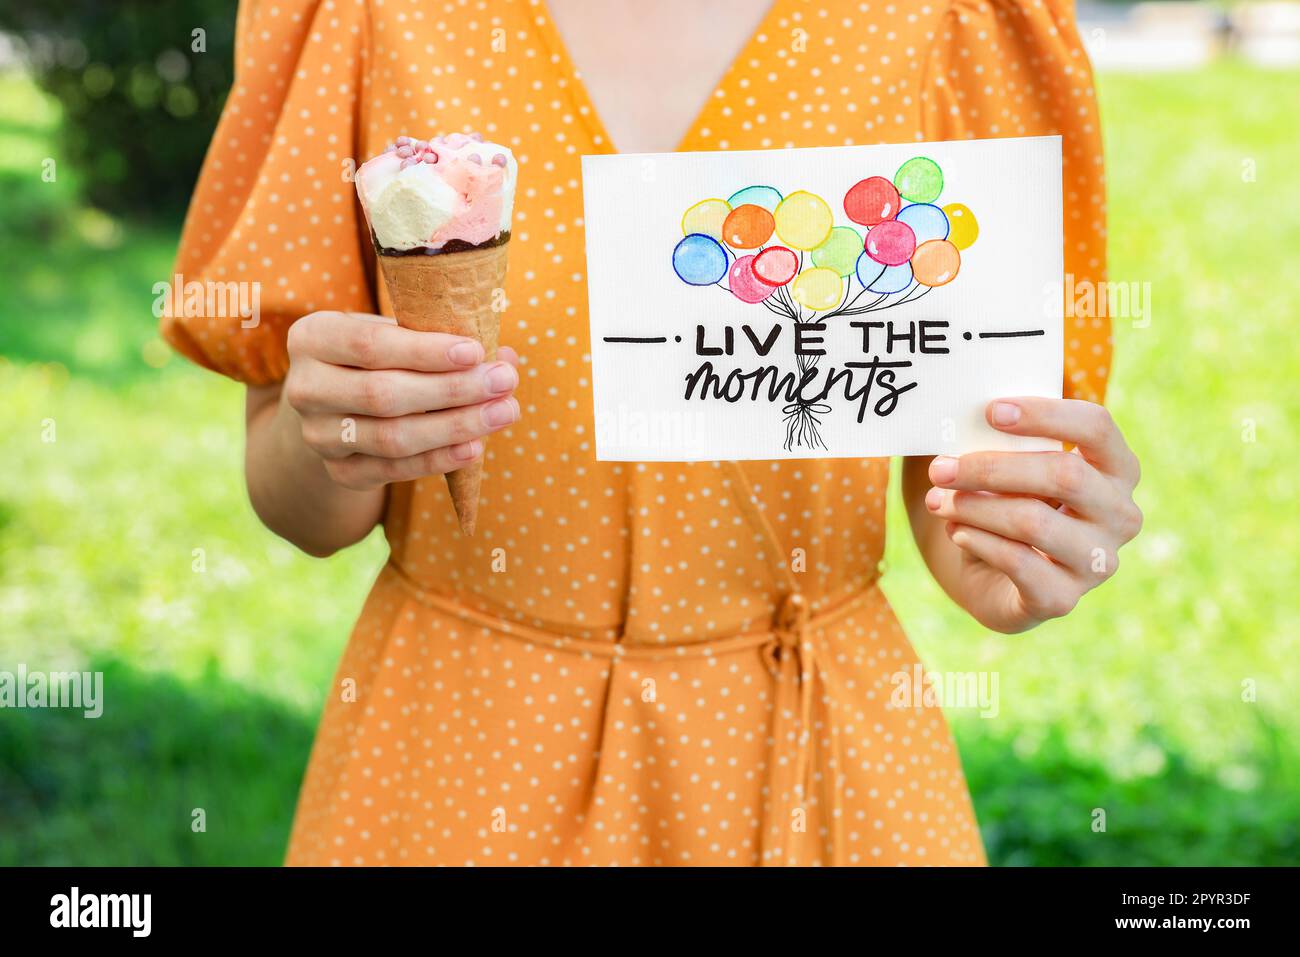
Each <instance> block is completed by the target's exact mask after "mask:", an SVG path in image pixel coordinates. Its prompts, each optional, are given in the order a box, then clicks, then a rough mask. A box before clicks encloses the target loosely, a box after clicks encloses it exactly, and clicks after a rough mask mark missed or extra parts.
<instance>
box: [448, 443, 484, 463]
mask: <svg viewBox="0 0 1300 957" xmlns="http://www.w3.org/2000/svg"><path fill="white" fill-rule="evenodd" d="M482 451H483V443H482V442H480V441H479V440H478V439H475V440H474V441H473V442H462V443H461V444H460V445H453V446H452V447H451V457H452V458H453V459H455V460H456V461H457V462H468V461H469V460H470V459H475V458H478V454H479V453H480V452H482Z"/></svg>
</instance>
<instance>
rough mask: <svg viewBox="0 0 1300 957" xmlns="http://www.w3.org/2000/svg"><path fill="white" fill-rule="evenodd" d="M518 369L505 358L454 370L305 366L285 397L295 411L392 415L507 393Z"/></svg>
mask: <svg viewBox="0 0 1300 957" xmlns="http://www.w3.org/2000/svg"><path fill="white" fill-rule="evenodd" d="M518 384H519V373H518V372H516V371H515V367H514V366H512V365H511V364H510V363H508V362H485V363H483V364H482V365H478V366H475V367H474V368H472V369H464V370H462V371H460V372H409V371H406V370H402V369H382V370H381V369H350V368H347V367H345V366H337V365H329V364H327V363H324V362H317V363H311V364H308V365H307V367H306V368H305V369H303V370H302V374H301V376H300V378H299V380H298V381H297V383H296V384H295V388H294V394H293V395H291V396H289V401H290V402H291V403H292V404H293V406H294V408H296V409H298V410H299V411H300V412H307V413H321V412H336V413H340V414H345V415H346V414H353V415H357V414H359V415H371V416H380V417H382V418H392V417H395V416H401V415H411V414H413V413H416V412H430V411H436V410H438V409H453V408H457V407H459V406H465V405H474V404H476V403H479V402H483V401H485V400H487V399H493V398H497V397H500V396H504V395H508V394H509V393H510V392H511V391H512V390H513V389H514V388H515V386H517V385H518Z"/></svg>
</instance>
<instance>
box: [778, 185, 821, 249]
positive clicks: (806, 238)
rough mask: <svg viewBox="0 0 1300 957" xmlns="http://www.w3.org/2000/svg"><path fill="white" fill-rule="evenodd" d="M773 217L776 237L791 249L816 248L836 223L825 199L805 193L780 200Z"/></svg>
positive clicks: (792, 194)
mask: <svg viewBox="0 0 1300 957" xmlns="http://www.w3.org/2000/svg"><path fill="white" fill-rule="evenodd" d="M772 215H773V216H775V217H776V234H777V236H779V237H780V239H781V242H783V243H785V244H786V245H787V246H789V247H790V248H791V249H816V248H817V247H818V246H820V245H821V244H822V243H824V242H826V237H827V236H829V235H830V234H831V227H832V226H833V225H834V224H835V217H834V216H833V215H832V214H831V208H830V207H829V206H827V205H826V200H824V199H822V198H821V197H820V196H814V195H813V194H812V193H809V192H805V191H804V190H799V192H797V193H791V194H790V195H789V196H787V197H786V198H785V199H783V200H781V202H780V204H779V205H778V206H777V207H776V212H775V213H773V214H772Z"/></svg>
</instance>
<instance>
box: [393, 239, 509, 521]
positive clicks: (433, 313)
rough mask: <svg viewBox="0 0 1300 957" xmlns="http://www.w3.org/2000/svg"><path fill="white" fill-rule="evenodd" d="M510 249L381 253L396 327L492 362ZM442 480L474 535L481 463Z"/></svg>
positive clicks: (462, 519)
mask: <svg viewBox="0 0 1300 957" xmlns="http://www.w3.org/2000/svg"><path fill="white" fill-rule="evenodd" d="M508 245H509V243H499V244H497V245H493V246H487V247H480V248H475V249H466V250H461V251H458V252H443V253H438V254H436V255H423V254H421V253H416V254H407V255H391V254H388V253H385V252H383V251H381V252H380V255H379V265H380V268H381V269H382V271H383V274H384V284H385V285H386V286H387V287H388V298H389V300H390V301H391V302H392V305H393V315H394V317H395V318H396V319H397V322H398V324H399V325H401V326H403V327H405V328H407V329H416V330H419V331H421V332H442V333H446V334H448V335H454V336H467V337H469V338H471V339H477V340H478V341H479V342H480V343H482V344H483V354H484V356H485V357H486V358H487V359H493V358H495V357H496V352H497V339H498V337H499V335H500V331H501V313H500V311H499V310H500V306H499V300H500V297H501V290H502V289H503V288H504V286H505V281H506V249H507V247H508ZM494 306H496V308H494ZM446 478H447V488H448V490H449V491H450V492H451V501H452V504H453V505H454V506H455V508H456V517H457V518H458V519H459V520H460V529H461V531H462V532H464V533H465V534H466V535H473V534H474V526H475V524H476V522H477V521H478V493H479V485H480V484H481V483H482V481H483V463H482V460H481V459H480V460H479V461H477V462H474V463H473V464H472V465H467V466H466V467H465V468H463V469H457V470H456V471H455V472H448V473H447V476H446Z"/></svg>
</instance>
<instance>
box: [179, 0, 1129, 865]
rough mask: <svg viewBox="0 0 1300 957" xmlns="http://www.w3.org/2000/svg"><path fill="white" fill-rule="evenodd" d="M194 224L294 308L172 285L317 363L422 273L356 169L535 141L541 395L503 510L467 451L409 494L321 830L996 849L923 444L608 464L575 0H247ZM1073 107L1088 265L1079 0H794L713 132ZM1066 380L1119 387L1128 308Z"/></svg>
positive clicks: (1097, 158)
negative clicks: (431, 150)
mask: <svg viewBox="0 0 1300 957" xmlns="http://www.w3.org/2000/svg"><path fill="white" fill-rule="evenodd" d="M236 56H237V63H236V80H235V85H234V89H233V90H232V92H231V95H230V99H229V102H228V105H227V107H226V110H225V114H224V116H223V118H222V121H221V124H220V126H219V128H218V130H217V133H216V136H215V139H214V142H213V145H212V148H211V151H210V153H209V155H208V158H207V161H206V164H205V166H204V169H203V173H202V177H201V179H200V181H199V184H198V187H197V190H196V193H195V196H194V200H193V204H192V207H191V210H190V214H189V217H188V220H187V222H186V226H185V231H184V237H183V240H182V244H181V249H180V253H179V259H178V264H177V271H178V272H180V273H181V274H182V275H183V276H184V277H185V279H186V280H193V279H198V280H214V281H217V280H219V281H223V282H228V281H232V280H243V281H253V280H256V281H259V282H260V283H261V290H262V291H261V296H262V299H261V321H260V322H259V323H258V324H257V325H256V326H255V327H253V328H244V324H241V322H240V321H239V319H238V318H233V319H223V318H217V317H178V318H165V319H164V320H163V331H164V334H165V335H166V337H167V338H168V339H169V340H170V341H171V342H172V343H173V344H174V345H175V346H176V348H177V349H179V350H180V351H181V352H183V353H184V354H185V355H187V356H189V357H190V358H191V359H193V360H195V361H196V362H199V363H202V364H203V365H205V366H208V367H209V368H212V369H215V370H217V371H219V372H222V373H224V374H226V375H229V376H232V377H234V378H237V379H239V380H241V381H244V382H247V383H254V384H267V383H274V382H276V381H278V380H279V379H281V378H282V377H283V376H284V374H285V371H286V368H287V365H288V359H287V356H286V351H285V335H286V330H287V328H288V326H289V325H290V324H291V323H292V322H293V321H294V320H295V319H296V318H298V317H299V316H302V315H304V314H306V313H308V312H311V311H313V310H318V309H344V310H357V311H378V310H380V309H382V308H384V306H385V305H386V300H384V299H383V298H382V297H381V294H380V292H379V290H378V289H377V284H376V279H375V262H374V257H373V253H372V251H371V248H370V243H369V241H368V238H367V236H366V235H365V232H364V227H363V225H362V222H361V219H360V210H359V208H358V205H357V202H356V198H355V194H354V191H353V187H352V183H351V182H350V178H349V173H350V171H351V169H352V168H353V164H354V163H355V162H357V161H359V160H361V159H364V158H366V157H369V156H371V155H374V154H375V153H377V152H379V151H380V150H382V149H383V148H384V147H385V146H386V145H387V144H388V143H389V142H390V141H391V140H392V139H393V138H394V137H396V136H397V135H399V134H403V133H409V134H416V135H425V134H432V133H435V132H438V131H453V130H463V131H468V130H472V129H477V130H480V131H482V132H483V133H484V135H486V136H487V137H488V138H489V139H494V140H497V141H500V142H504V143H506V144H508V145H509V146H510V147H511V149H512V150H513V151H514V153H515V155H516V156H517V157H518V159H519V164H520V174H519V193H518V197H517V201H516V212H515V218H514V234H513V240H512V242H511V246H510V272H509V279H508V288H507V295H508V299H509V307H508V309H507V311H506V313H505V318H504V320H503V328H502V341H503V342H505V343H509V344H511V345H514V346H515V347H517V349H518V350H519V352H520V354H521V356H522V367H521V379H522V382H521V386H520V388H519V391H518V396H519V399H520V403H521V405H522V407H523V416H522V418H521V420H520V422H519V423H518V424H517V425H515V426H514V427H512V428H510V429H507V430H505V431H503V432H500V433H498V434H496V435H494V436H492V438H491V440H490V441H489V442H488V443H487V454H486V460H485V478H484V484H483V492H482V500H481V505H480V511H479V530H478V533H477V535H476V536H475V537H473V538H466V537H464V536H462V535H461V534H460V532H459V529H458V527H457V524H456V518H455V514H454V512H453V509H452V508H451V504H450V502H449V500H448V497H447V492H446V485H445V482H444V481H443V480H442V478H441V477H437V476H436V477H433V478H429V479H426V480H422V481H418V482H415V483H411V484H406V485H400V486H395V487H393V488H392V489H391V495H390V502H389V506H388V510H387V514H386V517H385V520H384V526H385V530H386V534H387V538H388V542H389V544H390V546H391V559H390V561H389V562H388V564H387V565H386V567H385V568H384V569H383V571H382V572H381V573H380V575H379V577H378V580H377V582H376V583H375V586H374V589H373V591H372V592H371V594H370V597H369V599H368V601H367V603H366V606H365V610H364V611H363V613H362V615H361V619H360V621H359V622H358V623H357V625H356V627H355V630H354V632H353V634H352V637H351V640H350V642H349V644H348V646H347V650H346V652H345V653H344V655H343V659H342V661H341V662H340V664H339V668H338V673H337V676H336V679H335V682H334V685H333V686H332V687H331V688H330V690H329V693H328V697H327V705H326V708H325V713H324V717H323V719H322V724H321V727H320V730H319V733H318V736H317V739H316V743H315V747H314V749H313V752H312V756H311V761H310V765H309V767H308V770H307V773H306V778H305V780H304V782H303V786H302V793H301V797H300V799H299V805H298V809H297V816H296V819H295V824H294V828H293V834H292V838H291V842H290V847H289V851H288V858H287V859H288V863H290V864H307V865H331V864H344V865H348V864H367V865H376V864H449V865H464V864H489V865H490V864H499V865H509V864H541V865H565V864H624V865H757V864H798V865H816V864H840V865H855V864H856V865H886V864H887V865H899V864H909V865H925V864H936V865H942V864H947V865H952V864H982V863H984V852H983V848H982V845H981V842H980V836H979V831H978V828H977V824H976V820H975V815H974V813H973V811H972V807H971V802H970V798H969V795H968V793H967V788H966V784H965V781H964V778H963V776H962V770H961V765H960V761H959V759H958V755H957V752H956V750H955V747H954V744H953V740H952V738H951V736H950V734H949V731H948V728H947V725H946V723H945V721H944V718H943V715H942V713H941V712H940V711H939V710H938V709H936V708H920V709H913V708H909V709H899V708H894V707H891V706H890V694H891V691H892V690H893V688H894V683H893V681H892V680H891V679H893V677H894V676H896V675H898V674H900V673H910V672H911V670H912V668H913V666H914V665H915V664H916V655H915V652H914V651H913V650H912V648H911V646H910V645H909V643H908V641H907V638H906V637H905V635H904V634H903V631H902V630H901V628H900V627H899V625H898V623H897V622H896V620H895V618H894V615H893V613H892V612H891V610H890V608H889V605H888V604H887V602H886V600H885V597H884V595H883V594H882V593H881V591H880V588H879V587H878V577H879V574H880V565H881V558H882V553H883V548H884V534H885V489H886V485H887V482H888V469H889V463H888V461H886V460H846V459H833V460H825V461H808V460H804V461H789V462H745V463H695V464H683V465H676V464H668V465H663V464H647V465H636V464H618V463H608V462H597V461H596V459H595V453H594V448H593V441H592V400H591V367H590V361H591V356H590V345H589V338H588V324H587V306H586V275H585V263H584V246H583V243H584V237H583V222H582V202H581V181H580V175H579V157H580V156H581V155H582V154H584V153H600V152H608V151H609V150H610V149H611V147H610V143H609V140H608V137H607V136H606V134H605V133H604V131H603V128H602V125H601V123H600V121H599V119H598V117H597V116H596V114H595V112H594V110H593V107H592V103H591V101H590V100H589V99H588V96H587V93H586V91H585V90H584V88H583V86H582V84H581V82H580V80H579V78H578V77H577V75H576V74H575V72H574V69H573V66H572V63H571V61H570V60H569V58H568V56H567V54H566V52H565V50H564V49H563V46H562V44H561V41H560V38H559V35H558V33H557V31H556V29H555V27H554V25H553V23H552V21H551V19H550V17H549V16H548V13H547V10H546V7H545V4H544V3H542V2H540V0H496V2H486V0H483V2H471V0H456V2H437V0H245V2H244V3H243V4H241V7H240V12H239V20H238V45H237V54H236ZM1049 132H1059V133H1061V134H1063V136H1064V149H1065V168H1064V187H1065V188H1064V196H1065V226H1066V245H1065V265H1066V270H1067V272H1069V273H1071V274H1073V276H1074V281H1075V282H1076V283H1079V282H1086V281H1100V280H1102V279H1103V278H1104V276H1103V270H1104V255H1105V252H1104V246H1105V220H1104V197H1103V170H1102V162H1101V147H1100V139H1099V132H1098V122H1097V108H1096V102H1095V100H1094V98H1093V90H1092V82H1091V72H1090V68H1089V64H1088V62H1087V59H1086V58H1085V56H1084V53H1083V50H1082V48H1081V46H1080V43H1079V39H1078V36H1077V33H1076V30H1075V27H1074V24H1073V18H1072V9H1071V6H1070V4H1069V3H1068V2H1065V0H1039V2H1024V3H1017V2H1011V0H996V2H989V0H955V2H949V0H934V2H932V3H929V4H923V3H897V4H892V5H891V4H887V3H874V2H873V3H870V4H867V3H856V2H828V0H807V2H805V0H776V2H775V4H774V5H773V6H772V8H771V10H770V12H769V13H768V14H767V15H766V17H765V19H764V21H763V22H762V24H761V25H760V27H759V28H758V30H757V31H756V33H755V34H754V36H753V37H752V38H751V39H750V40H749V41H748V43H747V45H746V46H745V48H744V49H743V51H742V52H741V54H740V55H739V56H738V57H737V59H736V60H735V62H734V63H733V64H732V65H731V67H730V68H729V69H728V71H727V72H726V74H725V75H724V77H723V78H722V80H721V82H720V83H719V85H718V86H717V89H716V91H715V92H714V94H713V96H712V97H711V98H710V99H709V101H708V103H707V104H706V105H705V106H704V108H703V111H702V112H701V114H700V115H699V117H698V119H697V120H696V122H695V123H694V125H693V127H692V129H691V131H690V133H689V135H688V136H687V137H686V139H685V141H684V142H683V143H682V149H685V150H728V149H766V148H782V147H791V146H826V145H838V144H853V143H878V142H890V143H902V142H911V141H917V140H939V139H959V138H966V137H989V136H1017V135H1029V134H1040V133H1049ZM1067 322H1069V323H1072V325H1070V326H1069V327H1068V328H1067V330H1066V337H1065V338H1066V343H1067V356H1066V370H1067V371H1066V383H1065V385H1066V391H1067V393H1068V394H1070V395H1072V396H1076V397H1082V398H1088V399H1099V398H1100V396H1101V394H1102V390H1103V387H1104V383H1105V379H1106V375H1107V366H1108V363H1109V336H1108V329H1107V328H1106V326H1105V324H1104V322H1102V321H1100V320H1093V319H1071V320H1067Z"/></svg>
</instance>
